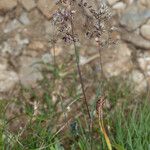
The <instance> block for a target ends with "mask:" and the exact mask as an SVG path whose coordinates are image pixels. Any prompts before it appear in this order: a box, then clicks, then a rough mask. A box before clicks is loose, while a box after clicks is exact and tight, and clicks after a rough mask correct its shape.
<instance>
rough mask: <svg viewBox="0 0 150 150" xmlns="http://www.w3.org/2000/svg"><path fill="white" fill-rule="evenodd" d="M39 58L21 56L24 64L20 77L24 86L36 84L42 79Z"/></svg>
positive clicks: (21, 61) (21, 62)
mask: <svg viewBox="0 0 150 150" xmlns="http://www.w3.org/2000/svg"><path fill="white" fill-rule="evenodd" d="M39 61H40V60H39V59H37V58H32V57H26V56H24V57H21V58H20V64H22V66H21V68H20V71H19V79H20V82H21V83H22V85H23V86H25V87H28V86H33V87H34V86H36V81H37V80H42V79H43V77H42V74H41V73H40V68H41V67H40V64H39Z"/></svg>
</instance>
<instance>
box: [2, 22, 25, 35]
mask: <svg viewBox="0 0 150 150" xmlns="http://www.w3.org/2000/svg"><path fill="white" fill-rule="evenodd" d="M21 26H22V25H21V23H20V22H19V21H18V20H17V19H14V20H12V21H10V22H9V23H8V24H7V25H6V27H5V29H4V33H8V32H11V31H13V30H15V29H17V28H20V27H21Z"/></svg>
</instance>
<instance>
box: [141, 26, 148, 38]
mask: <svg viewBox="0 0 150 150" xmlns="http://www.w3.org/2000/svg"><path fill="white" fill-rule="evenodd" d="M141 34H142V36H143V37H144V38H145V39H148V40H150V25H147V24H145V25H143V26H142V27H141Z"/></svg>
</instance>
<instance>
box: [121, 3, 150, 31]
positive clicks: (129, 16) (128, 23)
mask: <svg viewBox="0 0 150 150" xmlns="http://www.w3.org/2000/svg"><path fill="white" fill-rule="evenodd" d="M148 18H150V9H146V10H143V9H140V8H139V7H138V6H137V5H135V3H134V4H132V5H131V6H129V7H128V8H127V9H126V10H125V11H124V12H123V14H122V16H121V18H120V24H121V25H122V26H124V27H125V28H126V29H127V30H128V31H133V30H135V29H137V28H138V27H140V26H141V25H142V24H144V23H145V22H146V21H147V20H148Z"/></svg>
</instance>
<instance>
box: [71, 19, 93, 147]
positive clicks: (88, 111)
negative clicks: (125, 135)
mask: <svg viewBox="0 0 150 150" xmlns="http://www.w3.org/2000/svg"><path fill="white" fill-rule="evenodd" d="M70 23H71V32H72V38H73V46H74V51H75V56H76V65H77V70H78V74H79V79H80V84H81V88H82V93H83V97H84V103H85V106H86V109H87V113H88V117H89V119H90V125H89V132H90V134H91V138H90V143H91V144H90V146H91V150H92V130H93V121H92V117H91V115H90V110H89V107H88V102H87V98H86V94H85V89H84V83H83V78H82V74H81V69H80V65H79V57H78V50H77V47H76V43H75V40H74V35H75V34H74V25H73V21H72V18H71V19H70Z"/></svg>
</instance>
